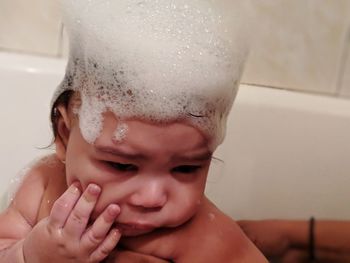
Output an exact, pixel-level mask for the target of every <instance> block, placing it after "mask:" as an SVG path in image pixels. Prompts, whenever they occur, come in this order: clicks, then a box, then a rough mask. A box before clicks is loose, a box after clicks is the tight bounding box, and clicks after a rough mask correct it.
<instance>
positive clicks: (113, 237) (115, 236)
mask: <svg viewBox="0 0 350 263" xmlns="http://www.w3.org/2000/svg"><path fill="white" fill-rule="evenodd" d="M120 237H121V233H120V231H119V230H118V229H112V230H111V231H110V232H109V233H108V235H107V237H106V239H105V240H104V241H103V242H102V243H101V244H100V245H99V247H98V248H97V249H96V250H95V251H94V252H93V253H92V254H91V256H90V259H91V261H92V262H100V261H102V260H103V259H105V258H106V257H107V256H108V255H109V254H110V253H111V252H112V251H113V249H114V248H115V246H116V245H117V244H118V242H119V240H120Z"/></svg>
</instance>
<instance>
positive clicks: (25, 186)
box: [0, 169, 46, 263]
mask: <svg viewBox="0 0 350 263" xmlns="http://www.w3.org/2000/svg"><path fill="white" fill-rule="evenodd" d="M45 185H46V177H44V176H41V175H40V173H39V172H38V170H37V169H31V170H30V172H29V173H28V174H27V175H26V177H25V179H24V181H23V182H22V184H21V187H20V188H19V189H18V191H17V194H16V195H15V197H14V199H13V200H12V202H11V204H10V206H9V207H8V208H7V209H6V210H5V211H4V212H2V213H1V214H0V260H1V261H0V262H14V263H17V262H23V253H22V243H23V239H24V238H25V237H26V236H27V235H28V233H29V232H30V231H31V230H32V227H33V226H34V224H35V223H36V215H37V212H38V210H39V207H40V203H41V198H42V195H43V193H44V190H45Z"/></svg>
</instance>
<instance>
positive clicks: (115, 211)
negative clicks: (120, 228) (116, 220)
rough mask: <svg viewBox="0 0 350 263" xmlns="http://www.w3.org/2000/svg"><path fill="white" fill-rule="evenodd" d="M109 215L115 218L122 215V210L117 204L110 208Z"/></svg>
mask: <svg viewBox="0 0 350 263" xmlns="http://www.w3.org/2000/svg"><path fill="white" fill-rule="evenodd" d="M108 213H109V214H110V215H111V216H113V217H115V216H117V215H118V214H119V213H120V208H119V206H118V205H116V204H112V205H110V206H109V207H108Z"/></svg>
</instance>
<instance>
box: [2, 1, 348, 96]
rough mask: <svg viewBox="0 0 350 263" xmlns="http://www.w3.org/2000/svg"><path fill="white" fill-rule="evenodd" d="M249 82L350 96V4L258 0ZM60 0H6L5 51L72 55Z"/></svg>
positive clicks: (247, 70)
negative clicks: (63, 32) (63, 35)
mask: <svg viewBox="0 0 350 263" xmlns="http://www.w3.org/2000/svg"><path fill="white" fill-rule="evenodd" d="M252 1H254V4H255V6H256V10H257V17H258V18H259V23H258V28H256V30H254V31H253V32H252V34H254V37H255V42H254V43H255V45H254V47H253V50H252V52H251V56H250V58H249V60H248V63H247V67H246V71H245V74H244V76H243V81H244V82H245V83H250V84H256V85H264V86H272V87H278V88H287V89H294V90H301V91H306V92H316V93H322V94H328V95H332V96H334V95H336V96H343V97H350V1H349V0H252ZM58 2H59V0H51V1H47V0H30V1H28V0H0V49H2V50H7V51H16V52H26V53H35V54H42V55H49V56H66V54H67V44H66V41H65V38H64V37H63V38H62V28H61V21H60V15H59V11H58Z"/></svg>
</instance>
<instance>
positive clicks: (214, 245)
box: [122, 199, 267, 263]
mask: <svg viewBox="0 0 350 263" xmlns="http://www.w3.org/2000/svg"><path fill="white" fill-rule="evenodd" d="M122 243H123V244H124V245H125V246H126V247H127V248H128V249H131V250H134V251H138V252H141V253H145V254H148V255H153V256H157V257H160V258H165V259H168V260H172V261H173V262H176V263H187V262H189V263H190V262H197V263H211V262H235V263H242V262H254V263H267V260H266V259H265V258H264V256H263V255H262V254H261V253H260V251H259V250H258V249H257V248H256V247H255V246H254V245H253V244H252V242H250V241H249V240H248V238H247V237H246V236H245V235H244V234H243V232H242V231H241V229H240V228H239V227H238V225H237V224H236V222H235V221H234V220H232V219H231V218H229V217H228V216H226V215H224V214H223V213H222V212H221V211H220V210H218V209H217V208H216V207H215V206H214V205H213V204H212V203H211V202H210V201H209V200H208V199H204V200H203V203H202V205H201V208H200V210H199V211H198V213H197V214H196V215H195V217H194V218H192V219H191V220H190V221H189V222H187V223H186V224H184V225H182V226H179V227H177V228H174V229H163V230H157V231H156V232H154V233H152V234H148V235H145V236H141V237H136V238H129V239H125V240H122Z"/></svg>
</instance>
